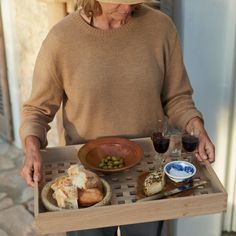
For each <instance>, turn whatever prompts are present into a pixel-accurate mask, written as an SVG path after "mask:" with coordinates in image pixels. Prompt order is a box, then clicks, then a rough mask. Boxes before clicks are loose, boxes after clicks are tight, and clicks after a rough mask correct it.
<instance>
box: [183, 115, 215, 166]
mask: <svg viewBox="0 0 236 236" xmlns="http://www.w3.org/2000/svg"><path fill="white" fill-rule="evenodd" d="M186 131H187V132H188V133H191V132H192V131H193V132H194V133H196V134H197V135H198V138H199V145H198V148H197V152H196V157H197V159H198V160H199V161H204V160H209V162H214V161H215V146H214V145H213V143H212V142H211V140H210V138H209V137H208V135H207V132H206V130H205V128H204V125H203V122H202V120H201V119H200V118H198V117H195V118H193V119H191V120H190V121H189V122H188V124H187V126H186Z"/></svg>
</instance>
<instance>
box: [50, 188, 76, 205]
mask: <svg viewBox="0 0 236 236" xmlns="http://www.w3.org/2000/svg"><path fill="white" fill-rule="evenodd" d="M53 198H54V199H56V201H57V205H58V206H59V207H61V208H67V209H76V208H78V190H77V188H76V187H74V186H64V187H60V188H57V189H56V190H55V192H54V193H53Z"/></svg>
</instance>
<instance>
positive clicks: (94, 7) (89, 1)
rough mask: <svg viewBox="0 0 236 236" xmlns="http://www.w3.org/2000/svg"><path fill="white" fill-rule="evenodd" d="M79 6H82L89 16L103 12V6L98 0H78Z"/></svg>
mask: <svg viewBox="0 0 236 236" xmlns="http://www.w3.org/2000/svg"><path fill="white" fill-rule="evenodd" d="M77 4H78V7H81V8H82V9H83V11H84V14H85V15H86V16H87V17H94V16H99V15H101V14H102V7H101V5H100V3H99V2H98V1H97V0H78V2H77Z"/></svg>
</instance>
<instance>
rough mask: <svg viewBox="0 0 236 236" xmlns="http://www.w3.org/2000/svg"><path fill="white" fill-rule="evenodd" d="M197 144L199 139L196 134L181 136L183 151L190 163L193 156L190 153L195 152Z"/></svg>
mask: <svg viewBox="0 0 236 236" xmlns="http://www.w3.org/2000/svg"><path fill="white" fill-rule="evenodd" d="M198 144H199V138H198V135H197V134H196V133H194V132H193V131H192V132H191V133H184V134H183V135H182V145H183V148H184V150H185V151H186V152H187V157H188V158H190V160H189V161H190V162H192V158H193V155H192V153H193V152H194V151H195V150H196V148H197V146H198Z"/></svg>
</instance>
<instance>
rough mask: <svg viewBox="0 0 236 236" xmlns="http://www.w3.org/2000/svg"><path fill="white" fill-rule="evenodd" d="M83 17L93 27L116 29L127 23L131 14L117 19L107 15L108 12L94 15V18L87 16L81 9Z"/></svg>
mask: <svg viewBox="0 0 236 236" xmlns="http://www.w3.org/2000/svg"><path fill="white" fill-rule="evenodd" d="M80 15H81V17H82V18H83V19H84V20H85V21H86V22H87V23H88V24H90V25H91V26H92V27H95V28H98V29H102V30H110V29H116V28H119V27H121V26H122V25H125V24H126V23H127V22H128V21H129V20H130V17H131V16H130V15H129V16H128V17H126V18H125V19H122V20H116V19H113V18H112V17H109V16H107V15H106V14H102V15H100V16H96V17H93V18H92V19H91V18H89V17H87V16H86V15H85V14H84V12H83V10H81V11H80Z"/></svg>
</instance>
